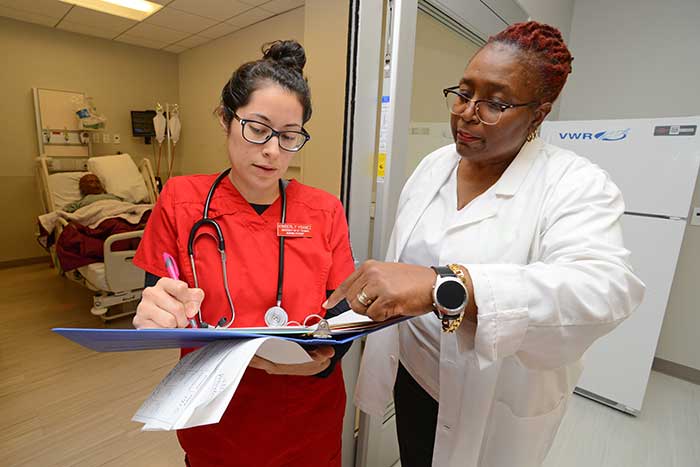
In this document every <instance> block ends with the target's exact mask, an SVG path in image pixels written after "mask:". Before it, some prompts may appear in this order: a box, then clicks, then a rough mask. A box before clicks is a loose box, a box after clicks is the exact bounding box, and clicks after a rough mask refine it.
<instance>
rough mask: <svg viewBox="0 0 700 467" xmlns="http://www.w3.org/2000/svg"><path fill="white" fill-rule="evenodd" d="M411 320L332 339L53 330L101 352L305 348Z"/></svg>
mask: <svg viewBox="0 0 700 467" xmlns="http://www.w3.org/2000/svg"><path fill="white" fill-rule="evenodd" d="M406 319H408V317H403V318H398V319H395V320H391V321H389V322H387V323H384V324H382V325H380V326H377V327H374V328H371V329H369V330H364V331H359V332H340V333H337V334H336V333H333V334H332V335H331V337H328V338H314V337H311V336H308V337H306V336H304V335H303V333H300V334H289V333H288V332H285V333H284V334H279V335H275V334H271V333H265V334H262V333H255V332H249V331H236V329H235V328H231V329H190V328H188V329H90V328H53V329H52V331H53V332H55V333H57V334H60V335H61V336H63V337H65V338H67V339H70V340H72V341H73V342H75V343H77V344H80V345H82V346H83V347H87V348H88V349H92V350H95V351H97V352H126V351H130V350H154V349H180V348H192V347H202V346H204V345H207V344H209V343H210V342H216V341H223V340H232V341H235V340H241V339H255V338H258V337H272V338H275V339H284V340H288V341H292V342H296V343H298V344H302V345H340V344H347V343H349V342H352V341H354V340H356V339H360V338H361V337H364V336H366V335H368V334H371V333H373V332H376V331H379V330H380V329H384V328H386V327H388V326H393V325H395V324H397V323H399V322H401V321H404V320H406Z"/></svg>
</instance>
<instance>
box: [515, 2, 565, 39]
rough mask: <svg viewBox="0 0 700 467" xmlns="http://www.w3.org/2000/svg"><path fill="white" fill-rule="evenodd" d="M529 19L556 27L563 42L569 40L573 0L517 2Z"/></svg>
mask: <svg viewBox="0 0 700 467" xmlns="http://www.w3.org/2000/svg"><path fill="white" fill-rule="evenodd" d="M518 3H520V6H522V7H523V9H525V11H527V12H528V14H529V15H530V18H531V19H532V20H534V21H539V22H540V23H547V24H550V25H552V26H555V27H557V28H558V29H559V30H560V31H561V34H562V35H563V36H564V40H568V39H569V35H570V32H571V18H572V16H573V13H574V0H519V1H518Z"/></svg>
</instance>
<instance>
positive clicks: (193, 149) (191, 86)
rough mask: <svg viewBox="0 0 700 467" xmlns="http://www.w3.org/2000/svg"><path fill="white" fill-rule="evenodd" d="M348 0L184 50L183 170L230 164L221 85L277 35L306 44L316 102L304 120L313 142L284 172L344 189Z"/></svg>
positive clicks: (316, 1) (311, 4)
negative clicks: (219, 113) (221, 120)
mask: <svg viewBox="0 0 700 467" xmlns="http://www.w3.org/2000/svg"><path fill="white" fill-rule="evenodd" d="M347 10H348V4H347V0H307V2H306V5H305V6H304V7H301V8H297V9H295V10H292V11H290V12H287V13H284V14H282V15H279V16H275V17H273V18H270V19H268V20H266V21H263V22H261V23H258V24H255V25H253V26H250V27H248V28H245V29H242V30H240V31H236V32H234V33H233V34H230V35H228V36H226V37H223V38H221V39H218V40H216V41H213V42H210V43H208V44H205V45H203V46H201V47H197V48H194V49H191V50H188V51H186V52H183V53H181V54H180V55H179V60H180V62H179V76H180V105H181V108H182V116H181V118H182V122H183V128H186V132H187V138H186V139H184V142H183V152H184V154H186V156H185V157H184V158H179V160H178V161H176V163H175V167H176V171H177V172H178V173H210V172H217V171H219V170H222V169H224V168H225V167H227V164H228V159H227V156H226V146H225V137H224V134H223V131H222V129H221V127H220V126H219V124H218V122H217V119H216V117H215V116H214V115H213V110H214V109H215V108H216V106H217V104H218V103H219V97H220V93H221V88H222V87H223V86H224V84H225V83H226V81H227V80H228V79H229V78H230V76H231V73H232V72H233V71H234V70H235V69H236V68H237V67H238V66H239V65H240V64H242V63H244V62H246V61H249V60H255V59H258V58H260V57H261V55H262V54H261V51H260V47H261V45H262V44H263V43H265V42H270V41H273V40H276V39H295V40H297V41H299V42H300V43H302V44H303V45H304V48H305V49H306V54H307V64H306V67H305V69H304V73H305V74H306V76H307V77H308V80H309V86H310V87H311V95H312V102H313V109H314V112H313V116H312V118H311V121H310V122H309V124H308V125H307V129H308V130H309V133H311V135H312V139H311V141H310V142H309V143H308V144H307V145H306V146H305V147H304V149H303V150H302V151H301V152H299V154H297V155H296V156H295V158H294V160H293V162H292V166H291V167H290V170H289V172H288V174H287V176H289V177H294V178H297V179H299V180H300V181H302V182H304V183H306V184H309V185H312V186H316V187H318V188H322V189H324V190H326V191H328V192H331V193H334V194H336V195H337V194H339V192H340V178H341V170H342V164H341V158H342V141H343V112H344V108H345V57H346V47H347V33H346V31H347Z"/></svg>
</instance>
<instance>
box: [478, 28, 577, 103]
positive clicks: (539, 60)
mask: <svg viewBox="0 0 700 467" xmlns="http://www.w3.org/2000/svg"><path fill="white" fill-rule="evenodd" d="M492 43H501V44H509V45H512V46H515V47H517V48H518V49H520V50H522V51H523V52H525V53H526V56H525V57H524V60H525V62H526V63H528V64H530V65H532V66H533V68H534V69H535V70H536V72H537V73H538V75H539V78H540V80H539V81H540V85H539V89H538V90H537V93H538V96H539V97H540V99H541V101H542V102H554V101H555V100H556V98H557V97H558V96H559V93H560V92H561V90H562V88H563V87H564V84H565V83H566V78H567V77H568V75H569V73H571V62H572V61H573V59H574V58H573V57H572V56H571V53H570V52H569V49H568V48H567V47H566V44H565V43H564V39H563V38H562V35H561V32H560V31H559V30H558V29H557V28H555V27H552V26H550V25H548V24H543V23H538V22H536V21H528V22H526V23H515V24H511V25H510V26H508V27H507V28H506V29H504V30H503V31H501V32H499V33H498V34H496V35H495V36H491V37H489V40H488V42H487V44H492Z"/></svg>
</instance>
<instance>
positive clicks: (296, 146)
mask: <svg viewBox="0 0 700 467" xmlns="http://www.w3.org/2000/svg"><path fill="white" fill-rule="evenodd" d="M233 118H235V119H236V120H238V121H239V122H241V134H242V135H243V139H244V140H246V141H248V142H249V143H253V144H265V143H267V142H268V141H270V139H271V138H272V137H273V136H277V144H278V145H279V147H280V148H281V149H284V150H285V151H290V152H297V151H299V150H300V149H301V148H302V147H304V145H305V144H306V142H307V141H308V140H310V139H311V135H309V134H308V133H307V132H306V130H304V129H303V128H302V129H301V131H295V130H283V131H277V130H275V129H274V128H272V127H271V126H270V125H266V124H265V123H263V122H259V121H257V120H249V119H246V118H241V117H239V116H238V115H237V114H236V113H235V112H234V113H233Z"/></svg>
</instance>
